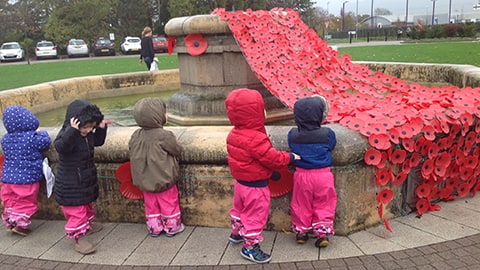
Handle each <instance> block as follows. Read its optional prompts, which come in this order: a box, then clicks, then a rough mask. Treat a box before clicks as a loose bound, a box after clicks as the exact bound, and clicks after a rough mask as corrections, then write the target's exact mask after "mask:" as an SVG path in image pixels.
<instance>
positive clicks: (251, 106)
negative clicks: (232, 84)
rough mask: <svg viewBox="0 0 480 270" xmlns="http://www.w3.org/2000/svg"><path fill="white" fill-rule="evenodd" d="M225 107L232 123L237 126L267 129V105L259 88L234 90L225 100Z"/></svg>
mask: <svg viewBox="0 0 480 270" xmlns="http://www.w3.org/2000/svg"><path fill="white" fill-rule="evenodd" d="M225 107H226V109H227V115H228V118H229V119H230V123H231V124H232V125H234V126H235V127H236V128H246V129H256V130H261V131H264V130H265V127H264V124H265V107H264V103H263V98H262V95H261V94H260V93H259V92H258V91H257V90H252V89H247V88H241V89H236V90H233V91H232V92H230V94H229V95H228V96H227V98H226V100H225Z"/></svg>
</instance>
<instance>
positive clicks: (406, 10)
mask: <svg viewBox="0 0 480 270" xmlns="http://www.w3.org/2000/svg"><path fill="white" fill-rule="evenodd" d="M407 25H408V0H407V4H406V7H405V27H407Z"/></svg>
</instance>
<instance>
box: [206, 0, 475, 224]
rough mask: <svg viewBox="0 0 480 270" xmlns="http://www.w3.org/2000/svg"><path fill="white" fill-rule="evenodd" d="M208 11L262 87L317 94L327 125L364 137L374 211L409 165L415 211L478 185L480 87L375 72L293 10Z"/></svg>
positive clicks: (283, 96) (289, 94)
mask: <svg viewBox="0 0 480 270" xmlns="http://www.w3.org/2000/svg"><path fill="white" fill-rule="evenodd" d="M212 14H216V15H218V16H220V18H221V19H222V20H225V21H227V22H228V25H229V28H230V30H231V31H232V33H233V35H234V37H235V39H236V40H237V42H238V45H239V46H240V48H241V50H242V52H243V54H244V56H245V58H246V60H247V62H248V63H249V65H250V67H251V68H252V70H253V72H254V73H255V74H256V75H257V77H258V78H259V80H260V81H261V82H262V83H263V84H264V85H265V87H266V88H267V89H268V90H269V91H270V92H271V93H272V94H273V95H275V96H277V97H278V98H279V99H280V100H281V101H282V102H283V103H284V104H286V105H287V106H289V107H290V108H293V105H294V103H295V101H296V100H297V99H299V98H302V97H305V96H311V95H314V94H319V95H322V96H324V97H325V98H326V99H327V100H328V102H329V104H330V112H329V115H328V116H327V121H328V122H329V123H339V124H341V125H343V126H346V127H348V128H350V129H352V130H356V131H359V132H360V133H361V134H363V135H364V136H366V137H368V142H369V144H370V146H371V148H370V149H368V151H366V153H365V155H364V161H365V163H366V164H368V165H371V166H375V167H376V168H377V172H376V184H377V186H378V189H379V192H378V193H377V203H378V214H379V216H380V218H381V219H383V221H384V225H385V227H386V228H387V229H388V230H389V231H392V229H391V227H390V225H389V223H388V220H387V219H385V218H384V217H383V207H384V206H385V205H387V204H388V203H389V202H390V201H391V200H392V198H393V190H392V189H391V187H392V186H399V185H401V184H402V183H404V181H405V180H406V179H407V176H408V175H409V173H410V171H411V170H412V169H414V171H419V172H420V173H419V174H421V183H420V184H419V186H418V187H417V188H416V190H415V195H416V197H417V199H418V201H417V203H416V210H417V213H418V216H419V217H420V216H421V215H422V214H424V213H425V212H427V211H437V210H440V208H441V207H440V206H439V205H436V204H435V203H434V202H435V201H437V200H453V199H455V198H457V197H464V196H467V195H468V194H472V195H475V193H476V192H477V191H478V190H479V189H480V181H478V180H477V178H478V175H480V166H478V163H479V162H478V156H479V154H480V148H479V147H478V143H479V142H480V121H479V120H478V118H479V117H480V100H479V98H478V97H480V88H471V87H465V88H462V89H460V88H458V87H454V86H443V87H438V86H433V87H427V86H423V85H420V84H418V83H411V84H408V83H406V82H405V81H403V80H401V79H399V78H396V77H393V76H390V75H386V74H384V73H382V72H373V71H371V70H370V69H369V68H368V67H367V66H365V65H362V64H356V63H352V62H351V57H350V56H349V55H346V54H345V55H343V56H340V55H339V53H338V51H336V50H333V49H332V48H331V47H330V46H329V45H328V44H327V43H326V42H325V41H324V40H322V39H321V38H319V37H318V35H317V33H316V32H315V31H314V30H313V29H309V28H308V27H307V26H306V25H305V24H304V23H303V22H302V20H301V19H300V16H299V14H298V13H297V12H296V11H294V10H292V9H288V8H286V9H284V8H274V9H271V10H269V11H266V10H259V11H252V10H246V11H236V12H227V11H225V9H216V10H214V11H213V13H212Z"/></svg>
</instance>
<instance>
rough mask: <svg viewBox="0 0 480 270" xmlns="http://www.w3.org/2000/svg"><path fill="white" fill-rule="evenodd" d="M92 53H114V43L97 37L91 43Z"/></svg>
mask: <svg viewBox="0 0 480 270" xmlns="http://www.w3.org/2000/svg"><path fill="white" fill-rule="evenodd" d="M93 54H94V55H95V56H99V55H112V56H113V55H115V43H113V41H111V40H110V39H107V38H99V39H97V41H95V43H94V44H93Z"/></svg>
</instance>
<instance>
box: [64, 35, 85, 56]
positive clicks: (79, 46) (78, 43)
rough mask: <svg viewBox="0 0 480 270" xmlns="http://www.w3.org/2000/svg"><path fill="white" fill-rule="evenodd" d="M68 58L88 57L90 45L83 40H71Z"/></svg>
mask: <svg viewBox="0 0 480 270" xmlns="http://www.w3.org/2000/svg"><path fill="white" fill-rule="evenodd" d="M67 55H68V57H74V56H88V45H87V43H86V42H85V41H84V40H83V39H70V40H69V41H68V44H67Z"/></svg>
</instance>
